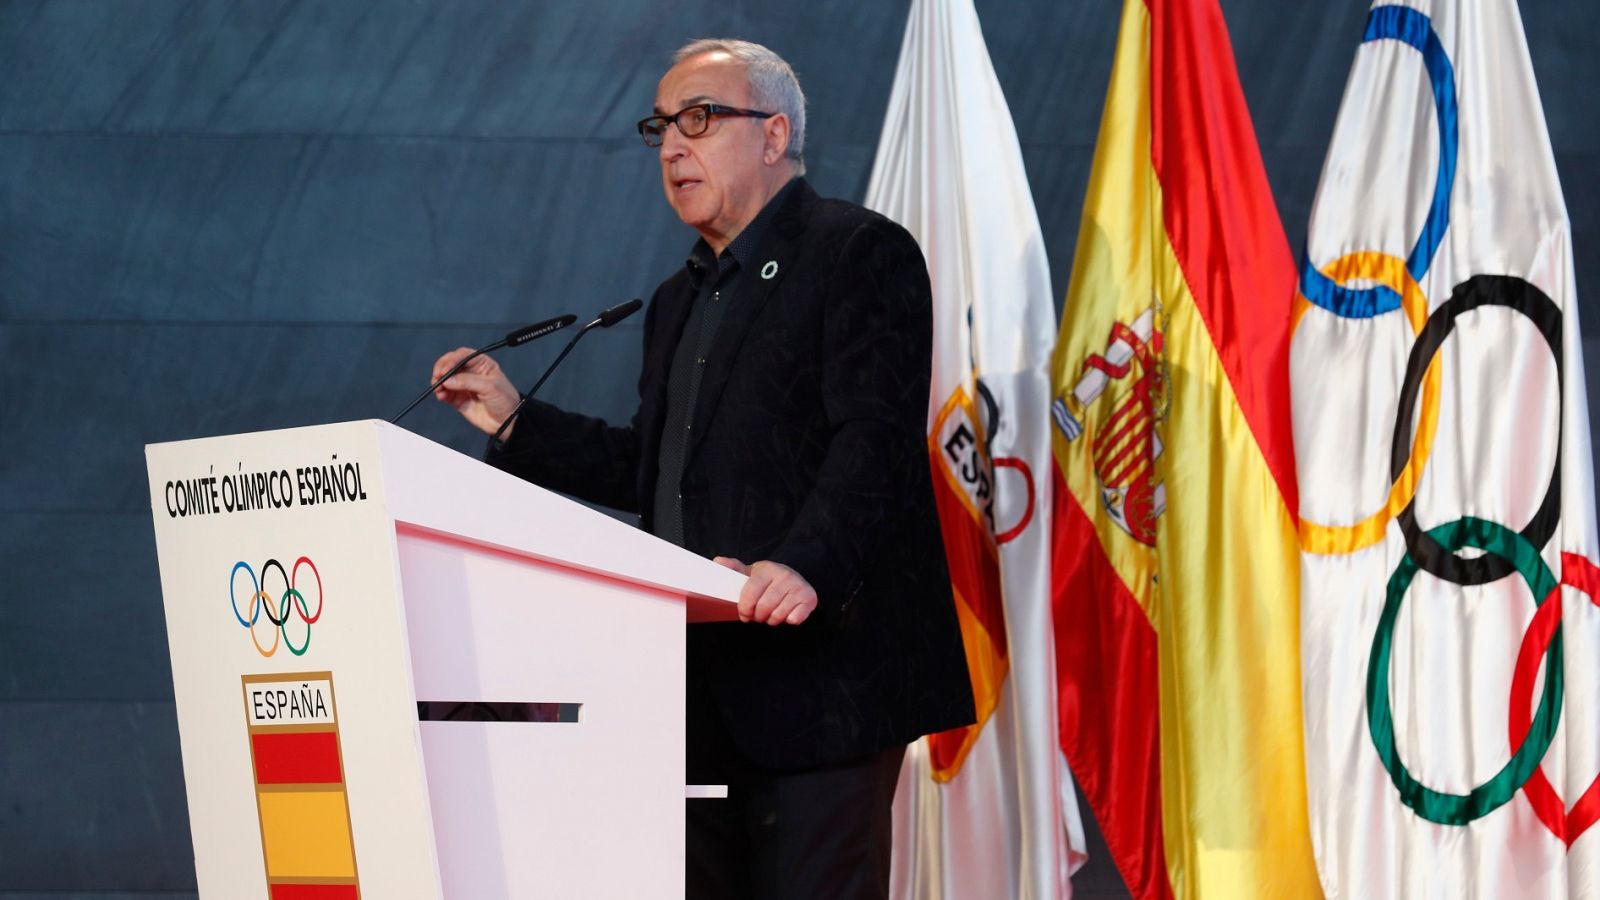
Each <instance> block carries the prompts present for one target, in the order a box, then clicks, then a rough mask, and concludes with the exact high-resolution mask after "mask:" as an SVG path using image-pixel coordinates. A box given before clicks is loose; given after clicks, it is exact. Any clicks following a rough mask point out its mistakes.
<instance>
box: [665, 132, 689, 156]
mask: <svg viewBox="0 0 1600 900" xmlns="http://www.w3.org/2000/svg"><path fill="white" fill-rule="evenodd" d="M688 141H689V139H688V138H686V137H684V136H683V133H682V132H680V131H678V126H677V123H672V122H669V123H668V124H667V127H666V129H665V130H663V131H662V132H661V161H662V162H671V161H673V160H675V159H680V158H682V157H683V155H684V154H685V153H686V152H688V146H687V145H688Z"/></svg>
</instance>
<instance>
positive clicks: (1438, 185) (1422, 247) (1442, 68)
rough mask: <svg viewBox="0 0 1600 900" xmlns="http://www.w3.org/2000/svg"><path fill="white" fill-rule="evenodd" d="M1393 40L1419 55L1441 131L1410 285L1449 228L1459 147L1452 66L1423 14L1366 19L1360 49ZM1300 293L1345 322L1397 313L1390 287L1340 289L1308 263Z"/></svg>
mask: <svg viewBox="0 0 1600 900" xmlns="http://www.w3.org/2000/svg"><path fill="white" fill-rule="evenodd" d="M1379 40H1396V41H1399V42H1401V43H1403V44H1406V45H1407V46H1409V47H1412V48H1414V49H1416V50H1417V51H1419V52H1420V53H1421V54H1422V64H1423V66H1424V67H1425V68H1426V69H1427V70H1428V81H1429V83H1430V85H1431V86H1432V88H1433V109H1434V119H1435V121H1436V122H1437V123H1438V129H1439V164H1438V168H1437V171H1435V173H1434V182H1433V200H1432V201H1431V202H1430V203H1429V204H1428V218H1427V221H1425V222H1424V223H1423V226H1422V232H1421V233H1420V234H1418V235H1417V241H1416V243H1415V244H1413V245H1412V247H1411V255H1410V256H1408V257H1407V258H1406V269H1407V270H1408V271H1409V272H1410V273H1411V278H1412V280H1413V281H1421V280H1422V276H1423V275H1425V274H1427V271H1428V267H1429V266H1431V265H1432V264H1433V257H1434V254H1435V253H1437V252H1438V250H1439V244H1440V243H1441V242H1443V241H1444V233H1445V229H1447V228H1449V227H1450V194H1451V191H1452V188H1453V185H1454V183H1455V177H1456V155H1457V149H1458V147H1459V144H1460V138H1459V120H1458V112H1457V109H1456V76H1455V67H1454V66H1453V65H1452V64H1451V63H1450V56H1449V54H1447V53H1445V50H1444V45H1443V44H1441V43H1440V42H1439V35H1438V34H1436V33H1435V32H1434V30H1433V23H1432V22H1431V21H1430V20H1429V19H1428V17H1427V15H1426V14H1424V13H1421V12H1419V11H1417V10H1415V9H1411V8H1410V7H1406V6H1380V7H1378V8H1376V9H1374V10H1372V12H1371V13H1369V14H1368V15H1367V30H1366V33H1365V34H1364V35H1362V38H1361V42H1362V43H1363V44H1365V43H1368V42H1370V41H1379ZM1300 293H1301V294H1302V295H1303V296H1304V297H1305V298H1306V299H1307V300H1308V301H1310V302H1311V303H1312V304H1314V305H1316V306H1320V307H1322V308H1323V309H1326V310H1328V311H1329V312H1331V313H1333V314H1334V315H1337V316H1341V317H1344V318H1353V319H1365V318H1370V317H1372V316H1376V315H1379V314H1382V313H1386V312H1391V311H1393V310H1396V309H1399V308H1400V305H1401V303H1400V300H1401V297H1400V293H1399V292H1398V290H1397V289H1396V288H1394V287H1393V286H1391V285H1385V284H1380V285H1377V286H1375V287H1370V288H1363V289H1355V288H1348V287H1344V286H1343V285H1341V284H1339V283H1338V281H1336V280H1334V279H1333V278H1331V277H1330V276H1328V275H1325V274H1324V273H1322V272H1321V271H1318V269H1317V267H1316V266H1314V265H1312V264H1311V260H1310V259H1309V258H1308V257H1306V256H1302V257H1301V260H1300Z"/></svg>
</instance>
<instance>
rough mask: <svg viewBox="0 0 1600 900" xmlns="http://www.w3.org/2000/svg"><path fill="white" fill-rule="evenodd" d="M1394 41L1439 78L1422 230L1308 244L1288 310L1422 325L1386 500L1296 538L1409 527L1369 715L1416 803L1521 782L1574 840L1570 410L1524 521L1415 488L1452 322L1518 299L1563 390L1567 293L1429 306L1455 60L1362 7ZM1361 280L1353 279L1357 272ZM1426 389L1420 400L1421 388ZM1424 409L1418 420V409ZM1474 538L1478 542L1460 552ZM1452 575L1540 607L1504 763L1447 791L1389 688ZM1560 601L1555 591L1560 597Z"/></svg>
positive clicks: (1399, 782)
mask: <svg viewBox="0 0 1600 900" xmlns="http://www.w3.org/2000/svg"><path fill="white" fill-rule="evenodd" d="M1378 40H1394V41H1399V42H1400V43H1403V44H1405V45H1407V46H1409V47H1411V48H1413V49H1415V50H1417V51H1418V52H1419V53H1420V54H1421V55H1422V62H1423V65H1424V67H1425V68H1426V70H1427V75H1428V81H1429V84H1430V85H1431V88H1432V95H1433V105H1434V115H1435V121H1436V123H1437V127H1438V136H1439V156H1438V164H1437V171H1436V172H1435V178H1434V184H1433V196H1432V199H1431V201H1430V203H1429V206H1428V211H1427V215H1426V218H1425V220H1424V222H1423V225H1422V229H1421V232H1420V233H1419V234H1418V235H1417V238H1416V242H1415V243H1414V244H1413V245H1412V247H1411V251H1410V253H1409V255H1408V256H1407V257H1406V259H1404V260H1401V259H1399V258H1398V257H1397V256H1394V255H1392V254H1388V253H1382V252H1378V251H1358V252H1355V253H1349V254H1346V255H1344V256H1342V257H1340V258H1339V259H1336V260H1334V261H1333V262H1332V263H1329V264H1327V265H1326V266H1323V267H1321V268H1318V267H1317V266H1315V265H1314V264H1313V263H1312V262H1311V259H1310V257H1309V253H1307V254H1303V255H1302V257H1301V262H1300V283H1299V293H1298V296H1297V297H1296V298H1295V301H1294V308H1293V310H1292V312H1291V318H1290V334H1291V335H1292V334H1294V333H1295V332H1296V331H1297V330H1298V328H1299V325H1300V322H1301V320H1302V319H1303V318H1304V316H1305V315H1306V314H1307V312H1308V311H1309V310H1310V308H1311V307H1313V306H1315V307H1319V308H1321V309H1324V310H1326V311H1328V312H1330V313H1332V314H1334V315H1336V316H1339V317H1341V318H1348V319H1367V318H1372V317H1375V316H1379V315H1383V314H1386V313H1390V312H1394V311H1397V310H1398V311H1401V312H1402V313H1403V314H1404V315H1405V316H1406V319H1407V322H1408V323H1409V325H1410V327H1411V331H1412V334H1413V335H1414V336H1415V339H1414V341H1413V343H1412V346H1411V350H1410V353H1409V355H1408V358H1407V361H1406V370H1405V374H1404V378H1403V380H1402V382H1401V389H1400V396H1399V401H1398V410H1399V412H1398V414H1397V416H1396V420H1395V425H1394V431H1393V435H1392V440H1391V444H1390V466H1389V476H1390V488H1389V494H1388V497H1387V498H1386V500H1385V503H1384V505H1383V506H1382V508H1380V509H1379V510H1378V511H1377V512H1375V513H1373V514H1371V515H1370V516H1368V517H1367V518H1365V519H1364V520H1362V521H1360V522H1357V523H1356V524H1354V525H1348V526H1332V525H1324V524H1319V523H1315V522H1309V521H1306V520H1305V519H1304V518H1302V520H1301V523H1300V542H1301V547H1302V548H1303V549H1304V550H1305V551H1306V552H1309V553H1316V554H1343V553H1350V552H1354V551H1356V550H1360V549H1363V548H1365V547H1370V546H1373V545H1376V544H1378V543H1381V542H1382V541H1383V540H1384V538H1385V536H1386V535H1387V533H1388V526H1389V523H1390V522H1396V523H1397V524H1398V525H1399V527H1400V532H1401V534H1402V536H1403V537H1404V541H1405V551H1406V552H1405V556H1404V557H1403V558H1402V560H1401V561H1400V563H1399V565H1398V566H1397V567H1396V568H1395V570H1394V572H1393V573H1392V574H1391V575H1390V578H1389V581H1388V585H1387V589H1386V596H1385V602H1384V606H1383V610H1382V612H1381V614H1380V616H1379V621H1378V627H1377V629H1376V631H1375V633H1374V635H1373V640H1372V648H1371V652H1370V655H1369V657H1368V661H1367V684H1366V694H1367V696H1366V700H1367V725H1368V730H1369V732H1370V734H1371V737H1372V742H1373V746H1374V748H1375V749H1376V751H1377V754H1378V757H1379V760H1380V761H1381V763H1382V765H1383V767H1384V769H1385V770H1386V771H1387V772H1388V774H1389V778H1390V780H1391V781H1392V782H1393V784H1394V786H1395V789H1396V790H1397V791H1398V792H1399V795H1400V800H1401V802H1403V803H1404V804H1405V805H1406V806H1407V807H1409V808H1410V809H1411V810H1413V811H1414V812H1415V813H1416V814H1417V815H1419V816H1421V817H1422V818H1424V819H1427V820H1428V821H1431V822H1436V823H1439V824H1445V825H1465V824H1467V823H1469V822H1472V821H1474V820H1476V819H1478V818H1481V817H1483V816H1485V815H1488V814H1489V813H1490V812H1492V811H1493V810H1495V809H1498V808H1499V807H1501V806H1503V805H1505V804H1506V803H1507V802H1509V801H1510V800H1511V799H1512V798H1513V797H1515V796H1516V794H1517V792H1518V791H1522V792H1524V793H1525V795H1526V796H1527V797H1528V800H1529V803H1530V804H1531V805H1532V806H1533V808H1534V811H1535V812H1536V814H1537V815H1538V818H1539V820H1540V822H1542V823H1543V824H1544V826H1545V827H1546V828H1547V829H1548V830H1549V831H1550V832H1551V833H1552V834H1553V835H1555V836H1556V837H1557V838H1558V839H1560V840H1562V841H1564V842H1565V843H1566V844H1568V845H1570V844H1571V843H1572V842H1573V841H1574V840H1575V839H1576V838H1577V836H1578V835H1579V834H1582V833H1583V832H1584V831H1585V830H1586V829H1587V828H1589V827H1590V826H1592V825H1594V824H1595V823H1596V822H1597V821H1600V776H1596V778H1595V780H1594V781H1592V782H1591V783H1590V784H1589V786H1588V788H1587V790H1585V791H1584V793H1583V794H1582V795H1581V796H1580V797H1579V798H1578V800H1577V802H1576V803H1575V804H1574V805H1573V807H1572V808H1571V809H1570V810H1568V809H1566V808H1564V806H1563V803H1562V800H1561V798H1560V796H1559V795H1558V794H1557V793H1556V791H1555V789H1554V788H1553V787H1552V786H1551V784H1550V781H1549V780H1548V779H1547V778H1546V777H1545V775H1544V772H1543V771H1542V769H1541V765H1542V763H1543V761H1544V758H1545V756H1546V754H1547V753H1548V752H1549V750H1550V747H1551V745H1552V744H1553V743H1554V741H1555V733H1556V729H1557V726H1558V724H1559V721H1560V718H1561V715H1562V700H1563V694H1564V690H1565V670H1564V668H1563V663H1564V652H1565V650H1564V644H1563V641H1562V634H1561V607H1562V602H1563V597H1562V592H1561V588H1562V586H1563V585H1565V586H1567V587H1572V588H1574V589H1576V590H1578V591H1581V592H1583V593H1584V594H1586V595H1587V596H1588V597H1589V599H1590V600H1591V601H1593V602H1595V603H1596V604H1600V567H1597V566H1596V565H1595V564H1594V563H1593V562H1591V561H1589V560H1587V559H1585V558H1583V557H1581V556H1578V555H1575V554H1571V553H1563V554H1561V574H1560V577H1559V581H1558V578H1557V576H1556V575H1555V574H1554V573H1552V572H1551V570H1550V568H1549V566H1548V565H1546V564H1545V562H1544V559H1543V557H1542V556H1541V553H1542V552H1543V549H1544V548H1545V547H1546V545H1548V544H1549V543H1550V541H1551V540H1552V539H1553V538H1554V537H1555V534H1556V531H1557V528H1558V526H1559V522H1560V519H1561V465H1562V449H1561V439H1562V432H1561V428H1562V423H1561V421H1560V416H1559V414H1558V415H1557V431H1556V444H1555V446H1556V452H1555V460H1554V462H1553V464H1552V470H1551V473H1550V477H1549V482H1548V484H1547V487H1546V489H1545V495H1544V498H1543V500H1541V501H1540V504H1539V507H1538V509H1537V510H1536V511H1535V512H1534V514H1533V515H1532V517H1531V518H1530V519H1529V521H1528V522H1527V524H1526V525H1525V526H1523V528H1522V530H1521V531H1516V530H1514V529H1513V528H1511V527H1509V526H1506V525H1502V524H1499V523H1496V522H1491V521H1488V520H1485V519H1480V518H1476V517H1472V516H1466V517H1463V518H1460V519H1457V520H1456V521H1454V522H1450V523H1447V524H1444V525H1440V526H1437V527H1435V528H1432V529H1427V530H1424V529H1423V527H1422V526H1420V525H1419V524H1418V522H1417V515H1416V499H1417V498H1416V494H1417V491H1418V489H1419V485H1420V483H1421V476H1422V473H1423V471H1424V470H1425V469H1426V467H1427V465H1428V460H1429V458H1430V457H1431V455H1432V451H1433V448H1434V440H1435V437H1436V435H1437V430H1438V425H1439V416H1440V408H1439V406H1440V403H1439V395H1440V385H1441V380H1442V377H1443V376H1442V367H1441V366H1442V364H1441V361H1440V360H1441V354H1440V352H1439V350H1440V348H1441V347H1442V345H1443V344H1444V342H1445V341H1446V340H1447V339H1448V338H1449V337H1450V336H1451V335H1452V334H1453V333H1454V331H1455V326H1456V320H1457V319H1458V317H1459V316H1461V315H1462V314H1463V313H1466V312H1470V311H1472V310H1476V309H1479V308H1481V307H1487V306H1498V307H1504V308H1506V309H1509V310H1511V311H1513V312H1516V313H1520V314H1521V315H1522V316H1524V317H1525V318H1527V319H1528V320H1529V321H1530V322H1532V323H1533V325H1534V327H1535V328H1537V329H1538V331H1539V334H1540V336H1541V337H1542V338H1543V340H1544V342H1545V344H1546V346H1547V348H1548V349H1549V351H1550V354H1551V357H1552V359H1553V360H1554V361H1555V372H1556V395H1557V403H1558V404H1559V403H1560V402H1561V398H1562V397H1564V396H1565V385H1564V378H1565V374H1564V365H1563V363H1564V353H1565V346H1564V343H1563V316H1562V311H1561V309H1560V307H1558V306H1557V305H1556V303H1555V302H1554V301H1553V300H1552V299H1551V298H1550V297H1549V296H1547V295H1546V294H1544V293H1543V292H1542V291H1541V290H1539V289H1538V288H1537V287H1535V286H1534V285H1532V284H1530V283H1529V282H1527V281H1525V280H1524V279H1521V278H1516V277H1513V276H1506V275H1484V274H1479V275H1474V276H1472V277H1470V278H1468V279H1467V280H1466V281H1464V282H1462V283H1461V284H1458V285H1456V287H1455V289H1454V290H1453V291H1452V292H1451V296H1450V298H1449V299H1448V300H1447V301H1445V302H1444V303H1442V304H1440V305H1439V307H1438V309H1435V310H1433V311H1432V312H1431V313H1430V311H1429V309H1428V306H1429V302H1428V299H1427V297H1426V296H1425V293H1424V290H1423V288H1422V286H1421V285H1422V282H1423V281H1424V276H1425V275H1426V274H1427V273H1428V270H1429V268H1430V267H1431V266H1432V264H1433V261H1434V258H1435V256H1436V255H1437V253H1438V250H1439V247H1440V245H1441V244H1442V242H1443V240H1444V235H1445V232H1446V230H1447V229H1448V228H1449V225H1450V199H1451V195H1452V192H1453V184H1454V181H1455V174H1456V164H1457V153H1458V148H1459V133H1458V132H1459V123H1458V110H1457V106H1456V88H1455V73H1454V68H1453V65H1452V63H1451V61H1450V58H1449V56H1448V54H1446V53H1445V50H1444V47H1443V45H1442V44H1441V43H1440V41H1439V38H1438V35H1437V34H1436V33H1435V32H1434V30H1433V25H1432V22H1431V20H1430V19H1429V18H1428V16H1427V15H1426V14H1424V13H1422V12H1419V11H1417V10H1415V9H1411V8H1409V7H1403V6H1396V5H1388V6H1380V7H1377V8H1375V9H1373V10H1372V11H1371V12H1370V13H1369V14H1368V17H1367V27H1366V32H1365V34H1364V36H1363V43H1366V42H1368V41H1378ZM1357 281H1360V282H1365V284H1363V285H1362V286H1360V287H1352V286H1351V283H1352V282H1357ZM1419 400H1420V402H1419ZM1413 415H1415V417H1416V427H1415V434H1413V432H1412V427H1413V426H1412V417H1413ZM1467 547H1472V548H1474V549H1477V550H1480V551H1482V554H1481V555H1477V556H1465V557H1464V556H1461V555H1460V554H1459V551H1461V550H1462V549H1464V548H1467ZM1421 571H1426V572H1428V573H1429V574H1431V575H1433V576H1435V577H1437V578H1439V579H1441V580H1443V581H1445V582H1449V583H1452V584H1455V585H1460V586H1469V585H1483V584H1488V583H1490V582H1494V581H1497V580H1499V579H1501V578H1505V577H1507V576H1509V575H1512V574H1513V573H1515V574H1517V575H1519V576H1521V578H1522V580H1523V582H1524V583H1525V584H1526V585H1527V587H1528V589H1529V591H1530V593H1531V594H1532V598H1533V601H1534V605H1535V612H1534V615H1533V618H1532V621H1531V622H1530V624H1529V626H1528V628H1527V631H1526V632H1525V633H1524V635H1523V637H1522V641H1521V646H1520V647H1519V649H1518V654H1517V659H1516V664H1515V668H1514V670H1513V674H1512V680H1511V691H1510V708H1509V714H1508V717H1507V728H1508V734H1509V739H1510V740H1509V748H1510V756H1509V759H1508V760H1507V761H1506V763H1505V765H1503V766H1502V767H1501V768H1500V770H1499V771H1498V772H1496V773H1495V774H1494V775H1493V776H1492V777H1490V778H1489V779H1488V780H1487V781H1485V782H1483V783H1481V784H1478V785H1476V786H1474V787H1473V788H1471V789H1470V790H1469V791H1468V792H1467V793H1465V794H1451V793H1446V792H1443V791H1438V790H1434V789H1432V788H1429V787H1427V786H1426V785H1423V784H1422V783H1421V782H1420V781H1418V780H1417V779H1416V777H1415V776H1413V775H1412V774H1411V772H1410V771H1409V770H1408V769H1407V768H1406V765H1405V763H1404V762H1403V761H1402V760H1401V759H1400V754H1399V750H1398V749H1397V747H1396V741H1395V728H1394V719H1393V708H1392V706H1391V705H1390V698H1389V680H1390V669H1391V664H1392V656H1393V643H1394V631H1395V623H1396V619H1397V617H1398V615H1399V612H1400V608H1401V607H1402V606H1403V605H1404V603H1405V598H1406V594H1407V592H1408V591H1409V590H1410V587H1411V584H1412V582H1413V581H1414V579H1415V578H1416V575H1417V573H1418V572H1421ZM1552 601H1554V602H1552ZM1541 661H1542V663H1543V669H1544V673H1545V680H1544V686H1543V689H1542V690H1541V691H1540V692H1539V699H1538V703H1537V706H1536V707H1535V709H1534V710H1533V711H1532V712H1531V713H1530V710H1529V704H1530V703H1531V702H1532V697H1533V694H1534V687H1535V685H1536V684H1537V679H1538V675H1539V671H1540V666H1541Z"/></svg>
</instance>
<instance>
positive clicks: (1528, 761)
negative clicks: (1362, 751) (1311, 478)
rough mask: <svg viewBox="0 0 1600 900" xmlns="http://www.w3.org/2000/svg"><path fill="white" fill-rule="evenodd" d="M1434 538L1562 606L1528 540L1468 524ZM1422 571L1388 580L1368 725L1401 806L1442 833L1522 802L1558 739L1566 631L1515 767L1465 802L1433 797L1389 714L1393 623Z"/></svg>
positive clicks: (1411, 563)
mask: <svg viewBox="0 0 1600 900" xmlns="http://www.w3.org/2000/svg"><path fill="white" fill-rule="evenodd" d="M1428 535H1429V537H1432V538H1433V539H1434V540H1435V541H1438V542H1439V544H1440V545H1442V546H1443V547H1444V549H1445V550H1447V551H1449V552H1450V553H1452V554H1453V553H1455V552H1456V551H1458V550H1460V549H1461V548H1463V547H1476V548H1477V549H1479V550H1482V551H1484V552H1485V553H1489V554H1493V555H1495V556H1498V557H1500V558H1501V559H1504V560H1506V561H1507V562H1510V563H1511V564H1513V565H1514V566H1515V567H1516V569H1517V572H1518V573H1519V574H1520V575H1522V580H1523V581H1524V582H1525V583H1526V584H1527V585H1528V590H1530V591H1532V592H1533V599H1534V603H1535V605H1542V604H1544V603H1545V602H1546V601H1547V600H1549V599H1550V598H1551V597H1554V598H1555V602H1557V603H1560V602H1561V597H1560V595H1559V594H1558V593H1556V592H1555V591H1556V587H1557V584H1556V579H1555V576H1554V575H1553V574H1551V572H1550V567H1549V566H1546V565H1545V563H1544V560H1543V559H1541V558H1540V556H1539V551H1538V549H1537V548H1535V547H1534V546H1533V544H1531V543H1529V542H1528V539H1527V538H1525V537H1523V536H1522V535H1520V534H1518V533H1517V532H1515V531H1512V530H1511V529H1509V528H1507V527H1505V526H1504V525H1499V524H1496V523H1494V522H1490V521H1487V520H1484V519H1478V518H1473V517H1471V516H1467V517H1465V518H1462V519H1458V520H1456V521H1454V522H1450V523H1447V524H1444V525H1440V526H1439V527H1437V528H1433V529H1429V531H1428ZM1419 568H1420V566H1419V565H1418V563H1417V561H1416V560H1415V559H1413V558H1412V557H1411V555H1410V554H1409V553H1408V554H1406V557H1405V558H1404V559H1402V560H1401V561H1400V565H1399V566H1398V567H1396V568H1395V570H1394V574H1393V575H1391V576H1390V577H1389V588H1388V598H1387V600H1386V601H1385V602H1384V605H1383V614H1382V615H1381V616H1380V617H1379V618H1378V630H1377V633H1376V634H1375V635H1373V638H1372V655H1371V657H1370V658H1369V659H1368V661H1367V725H1368V728H1369V730H1370V731H1371V732H1372V744H1373V746H1374V747H1375V748H1377V751H1378V758H1379V759H1381V760H1382V761H1383V767H1384V768H1385V769H1387V770H1388V771H1389V779H1390V780H1391V781H1393V782H1394V786H1395V790H1397V791H1399V792H1400V799H1401V801H1402V802H1403V803H1405V805H1406V806H1409V807H1411V809H1412V810H1413V811H1414V812H1416V814H1417V815H1419V816H1421V817H1422V818H1424V819H1427V820H1428V821H1430V822H1436V823H1438V824H1440V825H1465V824H1467V823H1468V822H1471V821H1472V820H1474V819H1477V818H1481V817H1483V816H1485V815H1488V814H1489V813H1491V812H1493V811H1494V810H1495V809H1497V808H1499V807H1500V806H1502V805H1504V804H1505V803H1506V801H1508V800H1510V799H1511V798H1512V797H1514V796H1516V793H1517V791H1518V790H1520V789H1521V788H1522V786H1523V784H1525V783H1526V782H1527V780H1528V779H1529V778H1530V777H1532V775H1533V773H1534V772H1535V771H1537V770H1538V768H1539V763H1540V761H1541V760H1543V759H1544V755H1545V753H1546V752H1547V751H1548V750H1549V749H1550V744H1551V743H1552V742H1553V741H1554V740H1555V736H1556V720H1557V719H1558V718H1559V717H1560V715H1561V693H1562V683H1563V677H1562V671H1561V660H1562V651H1561V629H1560V626H1557V627H1556V631H1555V634H1554V635H1553V636H1552V638H1551V640H1550V646H1549V648H1548V649H1547V650H1546V651H1545V680H1544V692H1543V693H1542V694H1540V696H1539V706H1538V710H1537V712H1536V713H1535V714H1534V718H1533V726H1532V727H1531V728H1529V729H1528V735H1527V737H1525V738H1523V739H1522V746H1520V747H1518V748H1517V749H1516V751H1515V752H1514V753H1512V754H1511V759H1510V760H1508V761H1507V762H1506V764H1505V765H1504V766H1503V767H1501V769H1500V771H1499V772H1496V773H1495V775H1494V777H1493V778H1490V779H1489V780H1488V781H1485V782H1484V783H1483V784H1480V785H1478V786H1477V787H1475V788H1473V789H1472V790H1471V791H1469V792H1468V793H1465V794H1447V793H1444V792H1441V791H1435V790H1433V789H1432V788H1429V787H1427V786H1425V785H1423V784H1422V783H1421V782H1419V781H1417V779H1416V778H1414V777H1412V775H1411V772H1410V771H1408V770H1407V769H1406V767H1405V763H1403V762H1401V761H1400V753H1399V751H1398V750H1397V749H1396V748H1395V740H1394V713H1393V711H1392V710H1391V709H1390V706H1389V664H1390V656H1391V652H1392V650H1393V645H1394V623H1395V618H1396V617H1397V616H1398V615H1399V613H1400V606H1401V604H1403V603H1404V602H1405V597H1406V592H1407V591H1408V590H1409V589H1410V587H1411V581H1412V579H1414V578H1415V577H1416V575H1417V571H1418V570H1419Z"/></svg>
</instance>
